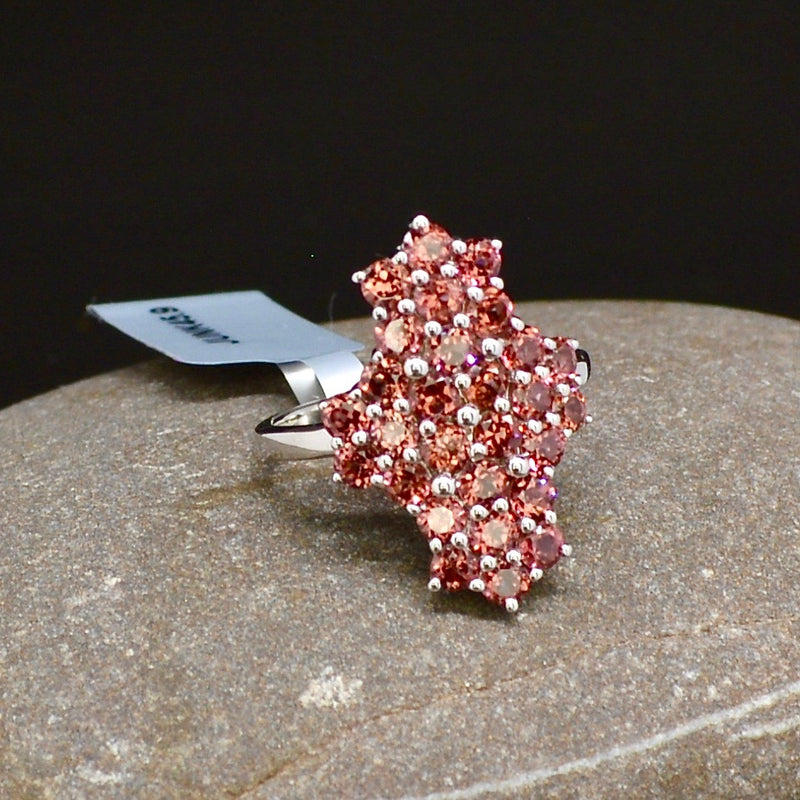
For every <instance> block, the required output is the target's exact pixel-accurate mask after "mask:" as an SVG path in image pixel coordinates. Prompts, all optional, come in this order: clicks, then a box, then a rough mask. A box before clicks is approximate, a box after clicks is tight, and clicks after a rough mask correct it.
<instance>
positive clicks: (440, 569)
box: [431, 548, 481, 592]
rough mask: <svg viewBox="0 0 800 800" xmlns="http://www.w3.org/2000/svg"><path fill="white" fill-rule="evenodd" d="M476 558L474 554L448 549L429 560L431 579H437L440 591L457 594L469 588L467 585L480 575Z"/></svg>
mask: <svg viewBox="0 0 800 800" xmlns="http://www.w3.org/2000/svg"><path fill="white" fill-rule="evenodd" d="M480 572H481V568H480V562H479V560H478V557H477V556H476V555H475V554H474V553H470V552H468V551H464V550H457V549H455V548H452V549H450V548H448V549H445V550H443V551H442V552H441V553H437V554H436V555H435V556H434V557H433V558H432V559H431V577H432V578H438V579H439V580H440V581H441V583H442V589H444V590H445V591H447V592H459V591H462V590H463V589H467V588H469V584H470V582H471V581H473V580H474V579H475V578H477V577H478V576H479V575H480Z"/></svg>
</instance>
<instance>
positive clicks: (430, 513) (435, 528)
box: [417, 498, 467, 540]
mask: <svg viewBox="0 0 800 800" xmlns="http://www.w3.org/2000/svg"><path fill="white" fill-rule="evenodd" d="M431 502H432V503H433V502H435V503H436V505H432V506H431V507H430V508H428V509H427V510H425V511H423V512H422V513H421V514H420V515H419V516H418V517H417V525H419V527H420V528H421V530H422V532H423V533H424V534H425V535H426V536H427V537H428V538H429V539H431V538H434V537H435V538H437V539H443V540H447V539H448V538H449V537H450V535H451V534H453V533H455V532H456V531H460V530H462V529H463V527H464V523H465V522H466V519H467V517H466V513H465V511H464V508H463V506H462V505H461V504H460V503H459V502H458V501H457V500H445V499H442V498H436V499H435V500H431Z"/></svg>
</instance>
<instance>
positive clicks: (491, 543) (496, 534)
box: [472, 514, 517, 553]
mask: <svg viewBox="0 0 800 800" xmlns="http://www.w3.org/2000/svg"><path fill="white" fill-rule="evenodd" d="M516 530H517V526H516V523H515V521H514V518H513V517H512V516H511V515H510V514H500V515H499V516H492V517H488V518H487V519H485V520H483V521H482V522H477V523H475V525H474V527H473V528H472V535H473V537H474V538H475V544H474V545H473V549H474V550H478V551H479V552H482V553H486V552H488V551H490V550H492V551H494V550H505V549H507V548H508V546H509V545H510V544H511V543H512V542H513V540H514V538H515V536H516Z"/></svg>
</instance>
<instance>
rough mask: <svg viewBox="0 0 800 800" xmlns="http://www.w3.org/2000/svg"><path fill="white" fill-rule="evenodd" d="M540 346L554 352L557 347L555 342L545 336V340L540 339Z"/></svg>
mask: <svg viewBox="0 0 800 800" xmlns="http://www.w3.org/2000/svg"><path fill="white" fill-rule="evenodd" d="M542 344H543V345H544V346H545V347H546V348H547V349H548V350H555V349H556V347H557V346H558V345H557V344H556V343H555V340H553V339H551V338H550V337H549V336H545V338H544V339H542Z"/></svg>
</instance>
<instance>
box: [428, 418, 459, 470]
mask: <svg viewBox="0 0 800 800" xmlns="http://www.w3.org/2000/svg"><path fill="white" fill-rule="evenodd" d="M419 450H420V455H421V457H422V459H423V460H424V461H425V462H427V463H428V464H429V465H430V467H431V469H432V470H434V471H435V472H456V471H458V470H459V468H460V467H461V466H462V465H463V464H464V462H465V461H466V460H467V459H468V458H469V439H468V438H467V436H466V434H465V433H464V431H463V430H461V429H460V428H459V427H457V426H456V425H448V424H443V423H441V422H440V423H439V425H438V429H437V431H436V434H435V435H434V436H431V437H429V438H427V439H424V440H423V441H422V443H421V444H420V448H419Z"/></svg>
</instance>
